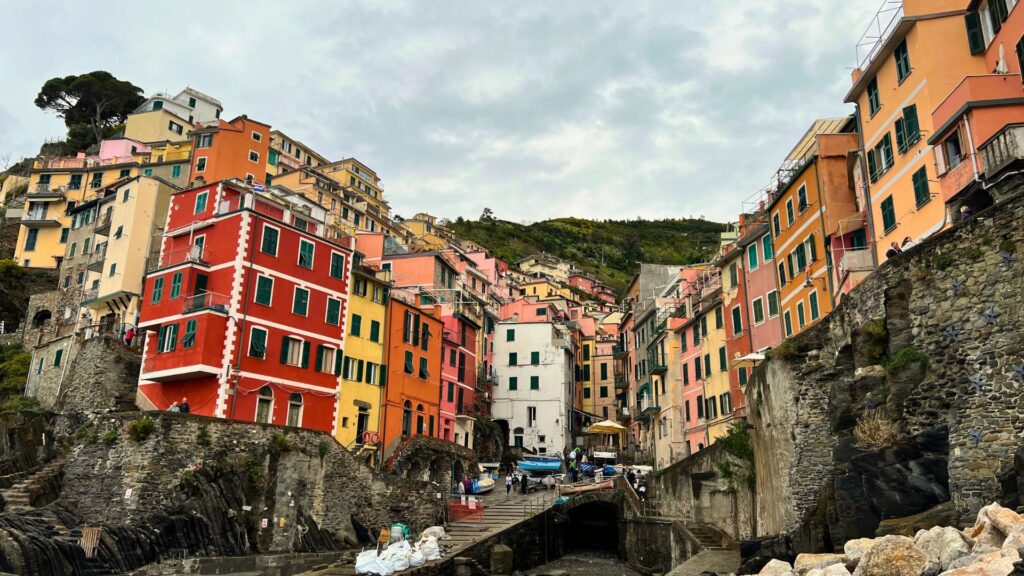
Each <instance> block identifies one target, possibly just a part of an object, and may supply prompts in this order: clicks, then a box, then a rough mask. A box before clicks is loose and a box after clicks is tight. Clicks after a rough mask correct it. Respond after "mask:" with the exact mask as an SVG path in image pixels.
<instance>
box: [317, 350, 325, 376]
mask: <svg viewBox="0 0 1024 576" xmlns="http://www.w3.org/2000/svg"><path fill="white" fill-rule="evenodd" d="M324 348H325V346H324V345H323V344H317V345H316V371H317V372H322V371H323V369H324Z"/></svg>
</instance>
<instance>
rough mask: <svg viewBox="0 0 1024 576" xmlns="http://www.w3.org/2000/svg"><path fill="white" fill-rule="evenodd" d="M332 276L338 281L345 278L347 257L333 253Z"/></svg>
mask: <svg viewBox="0 0 1024 576" xmlns="http://www.w3.org/2000/svg"><path fill="white" fill-rule="evenodd" d="M331 276H333V277H334V278H338V279H344V278H345V257H344V256H343V255H341V254H338V253H337V252H332V253H331Z"/></svg>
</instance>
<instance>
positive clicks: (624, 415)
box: [618, 406, 633, 422]
mask: <svg viewBox="0 0 1024 576" xmlns="http://www.w3.org/2000/svg"><path fill="white" fill-rule="evenodd" d="M618 417H619V421H620V422H629V421H631V420H633V413H632V412H630V410H629V407H628V406H623V407H622V408H620V409H619V411H618Z"/></svg>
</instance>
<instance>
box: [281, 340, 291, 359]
mask: <svg viewBox="0 0 1024 576" xmlns="http://www.w3.org/2000/svg"><path fill="white" fill-rule="evenodd" d="M288 344H289V342H288V337H287V336H282V337H281V364H287V363H288Z"/></svg>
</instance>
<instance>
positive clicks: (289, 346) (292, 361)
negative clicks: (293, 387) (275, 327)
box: [281, 336, 309, 368]
mask: <svg viewBox="0 0 1024 576" xmlns="http://www.w3.org/2000/svg"><path fill="white" fill-rule="evenodd" d="M281 364H287V365H289V366H297V367H299V368H308V367H309V342H304V341H302V340H299V339H298V338H294V337H292V336H283V337H282V338H281Z"/></svg>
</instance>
